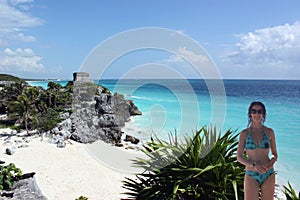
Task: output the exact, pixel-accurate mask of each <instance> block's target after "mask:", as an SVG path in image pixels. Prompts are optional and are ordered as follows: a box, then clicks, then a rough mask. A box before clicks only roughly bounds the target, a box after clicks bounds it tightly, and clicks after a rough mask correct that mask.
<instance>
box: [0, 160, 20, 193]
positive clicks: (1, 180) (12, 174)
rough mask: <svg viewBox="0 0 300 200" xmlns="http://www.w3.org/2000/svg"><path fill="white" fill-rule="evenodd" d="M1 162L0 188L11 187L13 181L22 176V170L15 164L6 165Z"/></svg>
mask: <svg viewBox="0 0 300 200" xmlns="http://www.w3.org/2000/svg"><path fill="white" fill-rule="evenodd" d="M2 164H3V163H2ZM2 164H0V190H3V189H9V188H11V187H12V186H13V184H14V181H15V180H16V179H17V178H18V177H21V176H22V171H21V170H20V169H19V168H17V167H16V166H15V164H13V163H10V164H8V165H6V166H5V165H2Z"/></svg>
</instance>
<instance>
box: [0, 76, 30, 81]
mask: <svg viewBox="0 0 300 200" xmlns="http://www.w3.org/2000/svg"><path fill="white" fill-rule="evenodd" d="M0 81H13V82H17V83H25V81H24V80H23V79H21V78H18V77H16V76H12V75H9V74H0Z"/></svg>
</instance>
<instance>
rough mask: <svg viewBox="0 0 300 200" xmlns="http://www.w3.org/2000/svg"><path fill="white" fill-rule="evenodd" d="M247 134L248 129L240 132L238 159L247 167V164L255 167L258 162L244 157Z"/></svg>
mask: <svg viewBox="0 0 300 200" xmlns="http://www.w3.org/2000/svg"><path fill="white" fill-rule="evenodd" d="M247 136H248V131H247V129H245V130H243V131H242V132H241V133H240V138H239V143H238V148H237V161H238V162H240V163H241V164H243V165H245V166H246V167H247V166H248V167H254V166H255V164H256V163H255V162H253V161H251V160H248V159H246V158H245V157H244V148H245V141H246V137H247Z"/></svg>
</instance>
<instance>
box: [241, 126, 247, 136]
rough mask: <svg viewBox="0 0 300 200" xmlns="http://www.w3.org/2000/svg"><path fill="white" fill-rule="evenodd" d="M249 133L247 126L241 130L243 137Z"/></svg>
mask: <svg viewBox="0 0 300 200" xmlns="http://www.w3.org/2000/svg"><path fill="white" fill-rule="evenodd" d="M248 133H249V128H245V129H244V130H242V131H241V132H240V136H241V137H246V136H247V135H248Z"/></svg>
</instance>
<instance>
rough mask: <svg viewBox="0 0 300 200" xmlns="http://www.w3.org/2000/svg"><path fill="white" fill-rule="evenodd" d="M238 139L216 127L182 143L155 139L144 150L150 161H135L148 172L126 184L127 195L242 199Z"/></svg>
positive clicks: (242, 170)
mask: <svg viewBox="0 0 300 200" xmlns="http://www.w3.org/2000/svg"><path fill="white" fill-rule="evenodd" d="M175 136H176V135H175ZM237 136H238V135H237V134H233V132H232V131H231V130H228V131H227V132H225V133H224V134H223V135H221V134H218V132H217V130H216V128H215V127H214V128H212V127H209V128H206V127H202V128H201V129H200V130H199V131H196V132H195V133H194V134H193V136H191V137H190V136H185V137H184V142H180V143H179V142H178V138H173V139H169V140H170V141H169V142H166V141H164V140H161V139H159V138H158V137H157V136H154V137H153V138H152V139H151V141H150V142H148V143H147V144H146V145H145V146H144V149H143V152H144V153H145V154H146V155H147V157H148V159H142V158H137V159H136V160H134V161H133V164H134V165H135V166H137V167H141V168H143V169H144V170H145V171H144V173H141V174H138V175H137V179H135V180H134V179H130V178H127V179H126V180H125V181H124V182H123V183H124V186H123V187H124V188H126V189H127V190H128V191H129V192H127V193H126V194H127V195H129V196H131V197H132V198H134V199H181V200H184V199H238V198H239V197H242V196H243V176H244V169H243V167H242V166H241V165H240V164H239V163H238V162H237V161H236V155H235V152H236V149H237ZM176 137H177V136H176Z"/></svg>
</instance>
